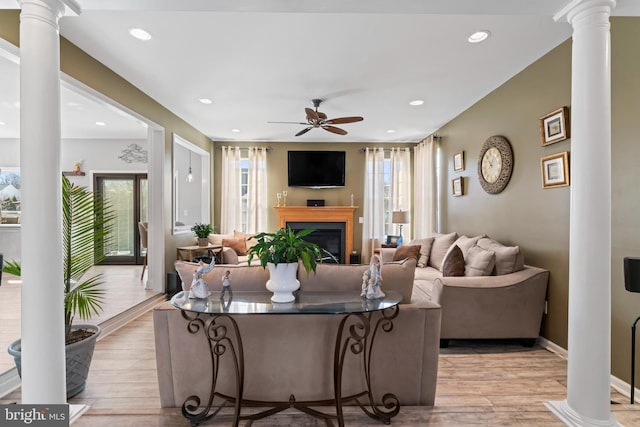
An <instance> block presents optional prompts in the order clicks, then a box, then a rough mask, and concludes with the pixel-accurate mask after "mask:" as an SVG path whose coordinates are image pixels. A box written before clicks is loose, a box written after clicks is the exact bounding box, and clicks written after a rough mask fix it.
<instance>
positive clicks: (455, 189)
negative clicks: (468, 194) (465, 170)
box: [451, 177, 463, 196]
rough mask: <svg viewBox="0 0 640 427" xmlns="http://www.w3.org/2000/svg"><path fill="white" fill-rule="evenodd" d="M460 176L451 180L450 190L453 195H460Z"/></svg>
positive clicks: (461, 188) (461, 189)
mask: <svg viewBox="0 0 640 427" xmlns="http://www.w3.org/2000/svg"><path fill="white" fill-rule="evenodd" d="M462 184H463V181H462V177H460V178H456V179H452V180H451V191H452V193H453V195H454V196H462V194H463V187H462Z"/></svg>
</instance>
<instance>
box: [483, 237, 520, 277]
mask: <svg viewBox="0 0 640 427" xmlns="http://www.w3.org/2000/svg"><path fill="white" fill-rule="evenodd" d="M478 246H480V247H481V248H483V249H486V250H490V251H493V252H495V254H496V266H495V269H494V271H495V275H496V276H502V275H504V274H511V273H514V272H516V271H520V270H522V269H523V268H524V257H523V256H519V255H520V247H519V246H504V245H503V244H502V243H499V242H496V241H495V240H493V239H489V238H483V239H480V240H478Z"/></svg>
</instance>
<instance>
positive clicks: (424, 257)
mask: <svg viewBox="0 0 640 427" xmlns="http://www.w3.org/2000/svg"><path fill="white" fill-rule="evenodd" d="M433 240H434V238H433V237H427V238H425V239H415V240H412V241H410V242H409V245H420V258H418V263H417V266H418V267H426V266H427V265H429V255H430V254H431V246H433Z"/></svg>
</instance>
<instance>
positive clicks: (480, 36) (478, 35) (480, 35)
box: [467, 30, 491, 43]
mask: <svg viewBox="0 0 640 427" xmlns="http://www.w3.org/2000/svg"><path fill="white" fill-rule="evenodd" d="M490 35H491V32H490V31H487V30H480V31H476V32H475V33H473V34H471V35H470V36H469V37H467V41H468V42H469V43H480V42H483V41H485V40H486V39H488V38H489V36H490Z"/></svg>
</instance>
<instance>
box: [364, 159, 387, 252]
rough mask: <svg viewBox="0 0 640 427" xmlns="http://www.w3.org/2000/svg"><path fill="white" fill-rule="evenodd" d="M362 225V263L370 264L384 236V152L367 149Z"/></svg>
mask: <svg viewBox="0 0 640 427" xmlns="http://www.w3.org/2000/svg"><path fill="white" fill-rule="evenodd" d="M363 205H364V206H363V213H364V220H363V223H362V262H363V263H365V264H366V263H368V262H369V260H370V259H371V255H372V254H373V248H374V247H378V246H379V242H380V241H382V238H383V236H384V150H383V149H382V148H366V149H365V180H364V197H363Z"/></svg>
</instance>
